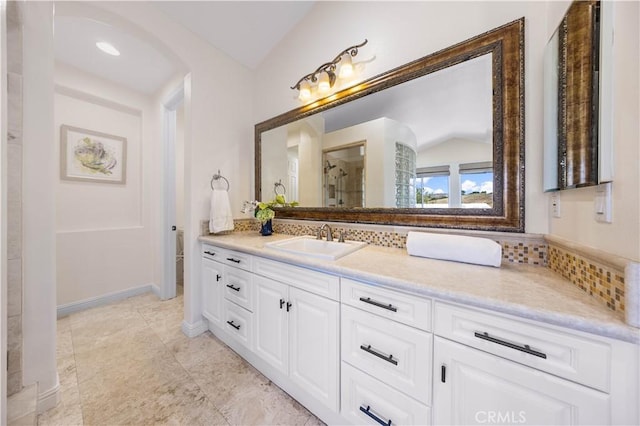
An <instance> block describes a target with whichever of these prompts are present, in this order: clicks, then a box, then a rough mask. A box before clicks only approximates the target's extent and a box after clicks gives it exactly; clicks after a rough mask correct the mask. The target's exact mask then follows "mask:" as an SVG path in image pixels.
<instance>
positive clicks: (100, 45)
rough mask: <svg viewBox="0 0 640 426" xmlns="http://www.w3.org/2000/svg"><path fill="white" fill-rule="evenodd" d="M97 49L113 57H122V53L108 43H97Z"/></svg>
mask: <svg viewBox="0 0 640 426" xmlns="http://www.w3.org/2000/svg"><path fill="white" fill-rule="evenodd" d="M96 47H97V48H98V49H100V50H102V51H103V52H104V53H106V54H109V55H112V56H120V51H119V50H118V49H116V48H115V47H114V46H113V44H111V43H107V42H106V41H99V42H97V43H96Z"/></svg>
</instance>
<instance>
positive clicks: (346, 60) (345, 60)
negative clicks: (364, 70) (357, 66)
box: [340, 53, 353, 78]
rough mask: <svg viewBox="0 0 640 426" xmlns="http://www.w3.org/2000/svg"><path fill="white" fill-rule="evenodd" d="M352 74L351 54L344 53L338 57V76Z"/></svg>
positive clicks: (342, 76) (344, 76)
mask: <svg viewBox="0 0 640 426" xmlns="http://www.w3.org/2000/svg"><path fill="white" fill-rule="evenodd" d="M351 74H353V63H352V62H351V55H350V54H349V53H345V54H344V55H342V58H340V78H346V77H349V76H351Z"/></svg>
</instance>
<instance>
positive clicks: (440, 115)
mask: <svg viewBox="0 0 640 426" xmlns="http://www.w3.org/2000/svg"><path fill="white" fill-rule="evenodd" d="M255 155H256V158H255V168H256V169H255V193H256V198H257V199H262V200H268V199H271V198H273V197H274V196H275V193H278V194H280V193H282V192H283V190H284V191H286V193H285V195H286V198H287V201H297V202H298V203H299V206H298V207H294V208H282V209H280V210H279V212H278V217H279V218H295V219H309V220H331V221H338V222H355V223H376V224H395V225H409V226H430V227H445V228H460V229H483V230H498V231H511V232H524V18H522V19H520V20H518V21H514V22H512V23H509V24H507V25H504V26H502V27H499V28H496V29H494V30H492V31H489V32H487V33H484V34H481V35H479V36H476V37H474V38H472V39H469V40H466V41H464V42H462V43H459V44H456V45H454V46H451V47H449V48H446V49H443V50H441V51H439V52H436V53H434V54H431V55H428V56H426V57H424V58H421V59H418V60H415V61H413V62H410V63H408V64H406V65H404V66H401V67H399V68H396V69H393V70H391V71H389V72H387V73H384V74H381V75H378V76H376V77H373V78H371V79H369V80H367V81H365V82H363V83H361V84H358V85H357V86H354V87H352V88H349V89H345V90H343V91H341V92H338V93H336V94H334V95H332V96H329V97H327V98H325V99H323V100H320V101H317V102H314V103H313V104H310V105H307V106H304V107H301V108H298V109H295V110H292V111H289V112H287V113H285V114H282V115H279V116H277V117H274V118H272V119H269V120H267V121H264V122H262V123H259V124H257V125H256V126H255Z"/></svg>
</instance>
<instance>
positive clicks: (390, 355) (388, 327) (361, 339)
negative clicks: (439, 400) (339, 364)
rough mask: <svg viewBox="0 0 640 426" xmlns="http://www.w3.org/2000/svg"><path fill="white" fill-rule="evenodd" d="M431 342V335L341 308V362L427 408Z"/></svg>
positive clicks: (429, 390) (368, 314) (362, 312)
mask: <svg viewBox="0 0 640 426" xmlns="http://www.w3.org/2000/svg"><path fill="white" fill-rule="evenodd" d="M432 341H433V337H432V335H431V334H430V333H426V332H424V331H421V330H417V329H415V328H412V327H408V326H406V325H404V324H399V323H397V322H394V321H389V320H387V319H385V318H381V317H378V316H376V315H372V314H370V313H368V312H364V311H361V310H358V309H355V308H352V307H351V306H346V305H342V360H343V361H346V362H348V363H349V364H351V365H353V366H354V367H357V368H359V369H360V370H362V371H364V372H366V373H368V374H370V375H371V376H373V377H375V378H376V379H379V380H380V381H382V382H384V383H386V384H388V385H390V386H392V387H394V388H396V389H398V390H399V391H401V392H404V393H406V394H407V395H409V396H411V397H413V398H415V399H417V400H418V401H420V402H422V403H425V404H429V403H430V401H431V352H432V351H431V347H432Z"/></svg>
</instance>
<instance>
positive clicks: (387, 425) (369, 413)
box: [360, 405, 391, 426]
mask: <svg viewBox="0 0 640 426" xmlns="http://www.w3.org/2000/svg"><path fill="white" fill-rule="evenodd" d="M360 411H362V412H363V413H365V414H366V415H367V416H369V417H371V418H372V419H373V420H375V421H376V422H378V423H380V424H381V425H382V426H391V419H389V421H388V422H385V421H384V420H382V419H381V418H380V417H378V416H376V415H375V414H373V412H372V411H371V406H369V405H367V408H364V407H363V406H362V405H361V406H360Z"/></svg>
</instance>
